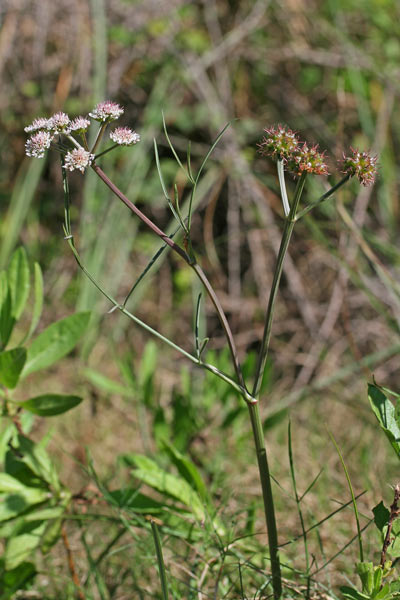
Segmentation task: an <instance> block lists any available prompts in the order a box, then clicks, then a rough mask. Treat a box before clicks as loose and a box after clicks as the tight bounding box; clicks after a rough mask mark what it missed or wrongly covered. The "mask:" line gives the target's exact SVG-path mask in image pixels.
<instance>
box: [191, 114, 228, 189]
mask: <svg viewBox="0 0 400 600" xmlns="http://www.w3.org/2000/svg"><path fill="white" fill-rule="evenodd" d="M230 124H231V121H229V123H227V124H226V125H225V127H224V128H223V129H222V130H221V131H220V132H219V134H218V135H217V137H216V138H215V140H214V141H213V143H212V144H211V147H210V149H209V151H208V152H207V154H206V155H205V157H204V159H203V162H202V163H201V165H200V169H199V171H198V173H197V175H196V184H197V183H198V181H199V179H200V175H201V172H202V170H203V169H204V167H205V165H206V163H207V161H208V159H209V158H210V156H211V154H212V152H213V150H214V148H215V146H216V145H217V144H218V142H219V140H220V139H221V138H222V136H223V135H224V133H225V131H226V130H227V129H228V127H229V125H230Z"/></svg>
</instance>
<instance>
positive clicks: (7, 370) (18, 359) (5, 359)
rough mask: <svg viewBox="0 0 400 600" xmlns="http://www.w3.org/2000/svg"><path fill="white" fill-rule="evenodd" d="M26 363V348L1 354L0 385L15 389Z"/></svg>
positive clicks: (14, 349)
mask: <svg viewBox="0 0 400 600" xmlns="http://www.w3.org/2000/svg"><path fill="white" fill-rule="evenodd" d="M25 361H26V349H25V348H13V349H12V350H5V351H4V352H0V384H2V385H4V387H6V388H9V389H14V388H15V386H16V385H17V383H18V379H19V376H20V374H21V372H22V369H23V368H24V365H25Z"/></svg>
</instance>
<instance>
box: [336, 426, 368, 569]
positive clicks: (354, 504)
mask: <svg viewBox="0 0 400 600" xmlns="http://www.w3.org/2000/svg"><path fill="white" fill-rule="evenodd" d="M328 434H329V437H330V438H331V440H332V444H333V445H334V446H335V448H336V452H337V453H338V456H339V458H340V462H341V463H342V467H343V471H344V474H345V476H346V480H347V484H348V486H349V490H350V494H351V499H352V503H353V510H354V517H355V520H356V524H357V537H358V548H359V552H360V562H364V550H363V545H362V538H361V527H360V517H359V514H358V508H357V502H356V497H355V495H354V490H353V486H352V483H351V479H350V475H349V472H348V470H347V467H346V463H345V462H344V458H343V455H342V453H341V452H340V448H339V446H338V445H337V443H336V440H335V438H334V437H333V435H332V433H331V432H330V431H329V430H328Z"/></svg>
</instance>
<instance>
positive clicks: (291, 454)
mask: <svg viewBox="0 0 400 600" xmlns="http://www.w3.org/2000/svg"><path fill="white" fill-rule="evenodd" d="M288 451H289V465H290V475H291V479H292V485H293V491H294V497H295V500H296V506H297V513H298V515H299V519H300V525H301V531H302V537H303V543H304V555H305V559H306V573H307V596H306V597H307V598H309V597H310V554H309V551H308V541H307V533H306V527H305V524H304V517H303V511H302V510H301V497H300V496H299V494H298V492H297V483H296V471H295V467H294V460H293V448H292V424H291V422H290V420H289V425H288Z"/></svg>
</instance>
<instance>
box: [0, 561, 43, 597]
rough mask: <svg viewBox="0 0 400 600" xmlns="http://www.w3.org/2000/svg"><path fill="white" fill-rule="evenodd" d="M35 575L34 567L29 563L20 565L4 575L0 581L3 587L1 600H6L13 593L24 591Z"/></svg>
mask: <svg viewBox="0 0 400 600" xmlns="http://www.w3.org/2000/svg"><path fill="white" fill-rule="evenodd" d="M35 575H36V569H35V566H34V565H33V564H32V563H29V562H24V563H21V564H20V565H19V566H18V567H17V568H16V569H12V570H11V571H7V572H6V573H4V574H3V576H2V579H1V583H2V585H3V586H4V591H3V593H2V596H1V600H8V599H9V598H11V597H12V596H14V594H15V592H18V591H19V590H23V589H25V588H26V586H27V583H29V581H31V579H33V578H34V577H35Z"/></svg>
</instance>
